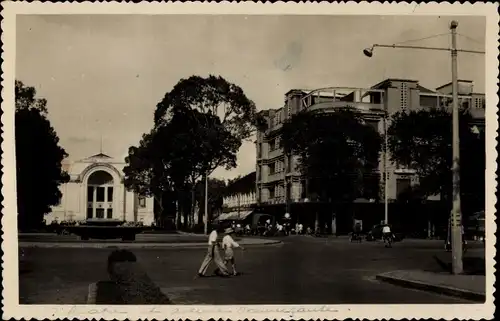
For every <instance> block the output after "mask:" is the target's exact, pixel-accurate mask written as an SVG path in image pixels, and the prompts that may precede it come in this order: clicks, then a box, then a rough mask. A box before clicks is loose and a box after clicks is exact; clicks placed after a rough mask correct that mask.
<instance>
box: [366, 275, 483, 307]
mask: <svg viewBox="0 0 500 321" xmlns="http://www.w3.org/2000/svg"><path fill="white" fill-rule="evenodd" d="M375 278H376V279H377V280H379V281H383V282H387V283H390V284H393V285H399V286H402V287H405V288H412V289H417V290H423V291H427V292H433V293H437V294H443V295H447V296H452V297H457V298H461V299H466V300H470V301H476V302H481V303H484V302H485V301H486V294H484V293H478V292H473V291H469V290H464V289H458V288H453V287H449V286H444V285H434V284H429V283H424V282H420V281H415V280H407V279H401V278H396V277H392V276H387V275H382V274H379V275H377V276H376V277H375Z"/></svg>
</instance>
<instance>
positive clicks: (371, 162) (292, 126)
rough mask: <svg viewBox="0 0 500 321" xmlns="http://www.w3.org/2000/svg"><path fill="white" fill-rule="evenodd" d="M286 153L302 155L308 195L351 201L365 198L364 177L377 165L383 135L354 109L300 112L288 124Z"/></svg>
mask: <svg viewBox="0 0 500 321" xmlns="http://www.w3.org/2000/svg"><path fill="white" fill-rule="evenodd" d="M282 138H283V143H284V148H285V151H286V153H288V154H290V153H293V154H296V155H298V156H299V170H300V171H301V172H302V173H303V174H304V175H305V176H306V178H307V180H308V193H309V194H310V195H311V194H315V195H317V197H318V199H319V200H320V201H325V202H338V201H352V200H354V199H355V198H357V197H360V196H362V195H363V184H362V183H363V178H364V176H366V175H367V174H369V173H372V171H373V170H374V169H376V168H377V166H378V157H379V153H380V146H381V145H380V143H381V138H380V135H379V133H378V132H377V131H375V129H373V128H372V127H371V126H369V125H367V124H365V123H364V121H363V119H362V116H361V115H360V114H358V113H357V112H356V111H354V110H351V109H342V110H336V111H331V112H307V111H306V112H301V113H299V114H296V115H294V116H293V117H292V118H291V119H290V120H288V121H287V122H285V124H284V126H283V133H282Z"/></svg>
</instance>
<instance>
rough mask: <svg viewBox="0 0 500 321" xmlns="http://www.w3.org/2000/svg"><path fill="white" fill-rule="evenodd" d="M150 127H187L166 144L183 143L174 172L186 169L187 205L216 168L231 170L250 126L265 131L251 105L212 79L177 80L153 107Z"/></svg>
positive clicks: (228, 85) (236, 90)
mask: <svg viewBox="0 0 500 321" xmlns="http://www.w3.org/2000/svg"><path fill="white" fill-rule="evenodd" d="M179 119H180V120H185V122H182V121H181V122H178V120H179ZM154 121H155V128H159V127H161V126H178V125H173V124H174V123H177V122H178V123H179V124H186V123H189V126H185V125H181V126H183V127H182V128H179V131H178V133H179V135H178V136H176V137H175V138H173V137H172V138H170V139H171V140H176V141H177V140H184V143H182V142H180V143H178V144H177V145H176V146H175V147H176V148H180V146H183V147H182V152H181V153H180V154H179V155H182V157H180V158H179V159H181V160H182V162H183V163H182V164H181V165H179V166H183V167H184V168H186V162H188V163H189V166H188V167H189V174H186V176H187V177H188V182H189V184H190V185H191V187H192V191H191V193H192V203H194V202H195V186H196V182H197V181H198V180H199V179H201V178H203V177H204V176H205V175H210V174H211V173H212V172H213V171H214V170H215V169H216V168H218V167H225V168H226V169H231V168H234V167H235V166H236V153H237V152H238V150H239V148H240V146H241V144H242V141H243V140H245V139H248V138H249V137H250V136H251V135H252V132H253V131H254V129H255V127H256V126H259V127H263V126H265V122H264V120H263V118H262V117H261V116H260V115H259V114H258V113H257V111H256V107H255V104H254V103H253V102H252V101H251V100H250V99H248V98H247V97H246V96H245V94H244V92H243V90H242V89H241V88H240V87H238V86H237V85H235V84H232V83H230V82H228V81H227V80H225V79H224V78H222V77H216V76H212V75H210V76H209V77H207V78H203V77H199V76H192V77H189V78H188V79H181V80H180V81H179V82H178V83H177V84H176V85H175V86H174V88H173V89H172V91H170V92H168V93H167V94H166V95H165V97H164V98H163V100H162V101H161V102H159V103H158V105H157V107H156V110H155V115H154ZM181 133H182V134H181ZM191 216H194V207H192V213H191Z"/></svg>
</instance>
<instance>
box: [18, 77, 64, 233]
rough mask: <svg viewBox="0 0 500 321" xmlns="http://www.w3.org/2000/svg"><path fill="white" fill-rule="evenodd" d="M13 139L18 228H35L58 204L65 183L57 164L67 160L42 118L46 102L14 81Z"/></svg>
mask: <svg viewBox="0 0 500 321" xmlns="http://www.w3.org/2000/svg"><path fill="white" fill-rule="evenodd" d="M15 95H16V96H15V99H16V111H15V138H16V178H17V207H18V226H19V228H20V229H21V230H25V229H31V228H37V227H38V226H39V225H40V224H41V223H42V222H43V217H44V214H46V213H49V212H50V210H51V209H50V207H51V206H53V205H56V204H58V203H59V201H60V199H61V197H62V194H61V192H60V191H59V185H60V184H62V183H65V182H67V181H69V176H68V174H67V173H66V172H65V171H64V170H63V169H62V164H61V162H62V161H63V160H64V158H66V157H67V156H68V154H67V153H66V151H65V150H64V148H62V147H61V146H59V138H58V136H57V133H56V131H55V130H54V128H53V127H52V126H51V124H50V121H49V120H48V119H47V118H46V114H47V108H46V105H47V101H46V100H45V99H40V98H36V90H35V88H33V87H28V86H25V85H24V84H23V83H22V82H21V81H16V90H15Z"/></svg>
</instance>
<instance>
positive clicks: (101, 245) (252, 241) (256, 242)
mask: <svg viewBox="0 0 500 321" xmlns="http://www.w3.org/2000/svg"><path fill="white" fill-rule="evenodd" d="M238 243H239V244H240V245H243V246H261V245H277V244H281V243H282V241H280V240H272V239H258V238H242V239H240V240H238ZM19 247H21V248H97V249H105V248H135V249H138V248H139V249H141V248H142V249H151V248H193V249H198V248H206V247H207V242H205V241H204V242H172V243H169V242H140V241H139V242H137V241H135V242H120V241H116V242H109V241H105V242H86V241H81V242H53V241H52V242H23V241H20V242H19Z"/></svg>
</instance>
